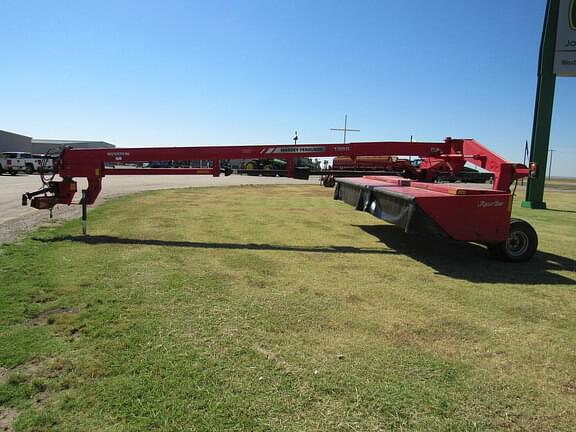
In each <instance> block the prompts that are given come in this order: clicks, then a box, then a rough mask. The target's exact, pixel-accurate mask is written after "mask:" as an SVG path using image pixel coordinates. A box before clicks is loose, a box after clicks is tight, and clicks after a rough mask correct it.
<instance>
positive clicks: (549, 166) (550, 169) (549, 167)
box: [548, 149, 556, 180]
mask: <svg viewBox="0 0 576 432" xmlns="http://www.w3.org/2000/svg"><path fill="white" fill-rule="evenodd" d="M548 151H549V152H550V164H549V165H548V180H550V177H552V153H554V152H555V151H556V150H554V149H550V150H548Z"/></svg>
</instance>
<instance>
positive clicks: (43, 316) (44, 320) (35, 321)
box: [27, 307, 80, 326]
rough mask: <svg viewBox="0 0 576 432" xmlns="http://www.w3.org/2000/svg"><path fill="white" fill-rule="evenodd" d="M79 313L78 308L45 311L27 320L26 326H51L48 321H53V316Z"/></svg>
mask: <svg viewBox="0 0 576 432" xmlns="http://www.w3.org/2000/svg"><path fill="white" fill-rule="evenodd" d="M79 312H80V309H79V308H64V307H59V308H54V309H49V310H47V311H44V312H41V313H39V314H38V315H36V316H35V317H34V318H32V319H29V320H28V322H27V324H28V325H32V326H37V325H41V324H51V322H50V320H52V319H53V315H69V314H77V313H79Z"/></svg>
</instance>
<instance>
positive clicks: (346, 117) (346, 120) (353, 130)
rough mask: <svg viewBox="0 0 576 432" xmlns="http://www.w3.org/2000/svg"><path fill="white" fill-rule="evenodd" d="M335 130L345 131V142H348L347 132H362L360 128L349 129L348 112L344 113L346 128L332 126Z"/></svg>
mask: <svg viewBox="0 0 576 432" xmlns="http://www.w3.org/2000/svg"><path fill="white" fill-rule="evenodd" d="M330 130H333V131H343V132H344V144H346V132H360V129H348V114H346V115H344V129H337V128H330Z"/></svg>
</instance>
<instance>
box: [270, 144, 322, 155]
mask: <svg viewBox="0 0 576 432" xmlns="http://www.w3.org/2000/svg"><path fill="white" fill-rule="evenodd" d="M325 152H326V147H304V146H292V147H269V148H267V149H262V151H261V152H260V154H294V153H325Z"/></svg>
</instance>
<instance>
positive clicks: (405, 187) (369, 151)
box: [23, 138, 533, 256]
mask: <svg viewBox="0 0 576 432" xmlns="http://www.w3.org/2000/svg"><path fill="white" fill-rule="evenodd" d="M397 155H400V156H417V157H419V158H422V159H424V160H425V162H424V163H423V164H422V165H421V167H420V171H419V173H418V179H424V180H426V179H427V177H428V176H429V174H430V171H433V170H434V169H436V168H435V167H441V169H442V170H443V171H444V170H446V168H447V167H448V169H450V170H451V171H452V172H459V171H461V170H462V168H463V167H464V164H465V163H466V162H471V163H473V164H474V165H477V166H480V167H482V168H484V169H486V170H487V171H491V172H492V173H493V174H494V183H493V187H492V189H491V190H489V189H478V188H476V189H472V188H468V189H467V188H463V187H459V188H455V187H454V186H449V185H436V184H430V183H420V182H411V181H409V180H405V179H401V178H400V179H398V178H393V179H392V180H391V179H390V178H389V177H384V178H379V177H366V178H363V179H349V180H346V179H341V180H338V182H339V185H338V186H339V188H337V194H338V193H339V191H340V192H341V191H342V190H343V189H348V190H349V191H351V190H355V192H354V193H352V195H353V196H354V198H352V201H354V200H358V199H360V198H359V197H363V199H364V201H366V200H368V201H367V202H364V204H363V205H364V208H363V210H367V209H368V207H367V206H373V205H374V204H373V203H374V202H376V201H374V199H372V201H370V199H371V197H376V199H377V200H378V199H380V200H381V199H383V198H382V197H385V196H391V195H394V197H395V198H394V199H396V198H398V194H400V195H404V197H408V201H414V200H415V201H416V202H417V208H418V209H419V210H421V211H422V212H423V213H424V214H425V215H426V216H427V217H429V218H431V219H432V220H433V221H434V223H435V224H437V225H438V226H439V227H440V228H441V230H440V231H442V232H443V233H445V234H447V235H448V236H449V237H452V238H454V239H457V240H464V241H475V242H481V243H485V244H488V245H500V246H502V244H503V243H506V242H507V241H508V240H509V234H510V233H509V230H508V226H509V225H510V223H511V221H510V212H511V204H512V195H511V193H510V185H511V184H512V182H513V181H514V180H517V179H520V178H522V177H526V176H527V175H528V174H529V170H528V168H527V167H526V166H524V165H521V164H515V163H510V162H507V161H506V160H505V159H504V158H502V157H501V156H499V155H497V154H496V153H494V152H492V151H491V150H489V149H487V148H486V147H484V146H483V145H481V144H480V143H478V142H477V141H475V140H473V139H453V138H446V139H445V140H444V141H443V142H399V141H382V142H361V143H349V144H308V145H254V146H225V147H171V148H114V149H108V148H106V149H104V148H96V149H80V148H65V149H64V150H63V151H62V153H61V154H60V156H59V158H58V159H57V160H56V161H55V162H54V166H55V170H56V172H57V173H58V174H59V175H60V177H61V178H62V180H61V181H50V182H48V183H47V187H46V188H44V189H42V190H40V191H37V192H32V193H27V194H25V195H24V196H23V204H24V205H26V204H27V200H28V199H32V201H31V206H32V207H34V208H37V209H52V208H53V207H54V206H55V205H57V204H66V205H70V204H82V205H84V206H86V205H89V204H93V203H94V201H95V200H96V198H97V197H98V194H99V193H100V191H101V189H102V178H104V177H105V176H108V175H151V174H153V175H163V174H185V175H212V176H214V177H218V176H220V175H221V173H222V172H223V169H222V168H221V163H220V161H221V160H229V159H262V158H278V159H285V160H286V161H287V170H286V171H287V176H288V177H294V178H307V175H308V173H307V172H306V171H302V170H299V169H298V168H297V167H296V166H295V164H294V159H296V158H303V157H312V158H314V157H316V158H318V157H330V156H349V157H352V158H356V157H358V156H397ZM161 160H171V161H191V160H209V161H212V167H211V168H112V167H109V166H110V165H111V164H115V163H120V164H124V163H133V162H148V161H161ZM438 169H439V168H438ZM224 173H225V174H226V175H228V174H229V173H230V171H228V170H224ZM77 177H83V178H86V179H87V180H88V188H87V189H86V190H85V191H83V195H82V196H83V198H82V200H81V201H80V202H76V203H74V202H73V199H74V196H75V194H76V192H77V186H76V181H75V180H74V178H77ZM384 179H386V180H384ZM390 181H392V183H390ZM374 182H376V183H374ZM392 188H394V192H393V193H392V192H391V191H392ZM358 191H360V192H358ZM367 191H368V192H367ZM345 195H346V194H345ZM348 195H349V196H352V195H350V194H348ZM336 197H337V198H340V199H343V200H344V201H347V200H346V199H344V198H345V197H339V196H336ZM367 197H368V198H367ZM400 201H401V200H400ZM350 203H351V204H353V205H356V207H357V208H358V206H359V203H358V202H356V203H354V202H350ZM483 203H484V204H483ZM491 203H492V204H491ZM376 204H377V203H376ZM380 210H381V209H380ZM376 213H378V212H375V214H376ZM380 213H382V212H381V211H380ZM376 215H378V214H376ZM380 217H381V214H380ZM383 219H386V218H384V217H383ZM386 220H388V219H386ZM392 222H394V221H392ZM404 228H405V229H406V230H408V229H407V227H406V226H405V227H404ZM532 254H533V252H532ZM530 256H531V255H530Z"/></svg>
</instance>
